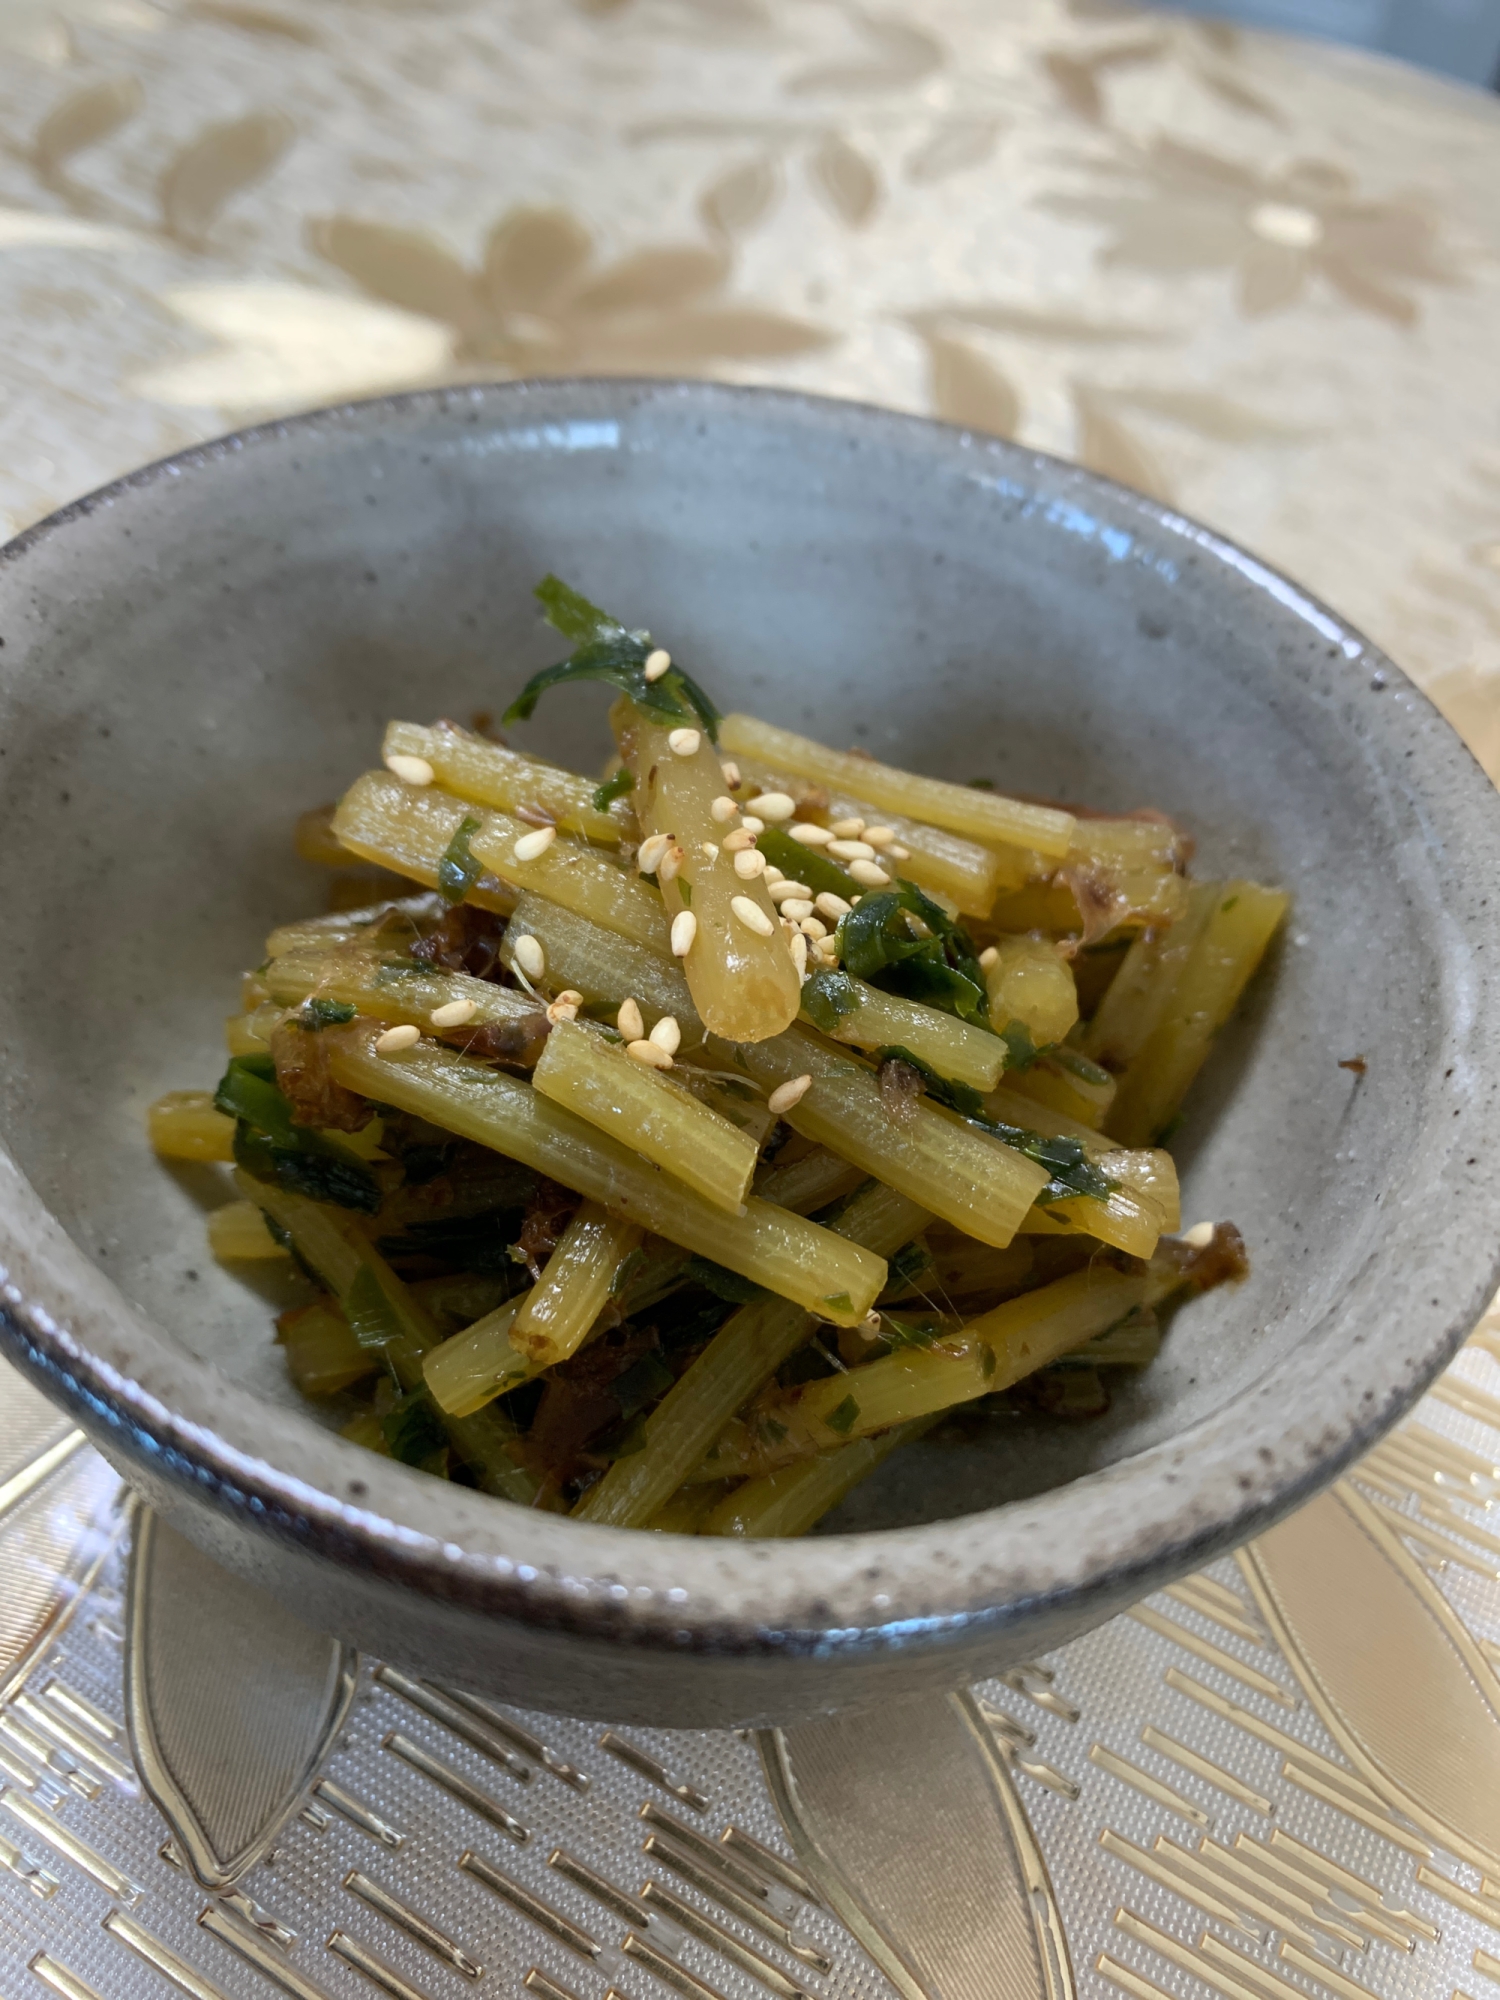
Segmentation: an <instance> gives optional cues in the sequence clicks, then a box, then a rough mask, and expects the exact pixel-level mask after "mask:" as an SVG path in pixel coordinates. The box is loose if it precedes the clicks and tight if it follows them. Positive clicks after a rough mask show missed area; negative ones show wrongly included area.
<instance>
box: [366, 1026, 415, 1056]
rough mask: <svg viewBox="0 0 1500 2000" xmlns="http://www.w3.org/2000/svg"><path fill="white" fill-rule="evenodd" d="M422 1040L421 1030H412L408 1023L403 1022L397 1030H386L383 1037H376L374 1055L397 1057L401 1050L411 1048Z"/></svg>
mask: <svg viewBox="0 0 1500 2000" xmlns="http://www.w3.org/2000/svg"><path fill="white" fill-rule="evenodd" d="M421 1039H422V1030H421V1029H420V1028H414V1027H413V1026H412V1025H411V1023H410V1022H409V1021H403V1022H402V1024H401V1026H400V1027H399V1028H387V1029H386V1031H385V1033H384V1034H383V1035H379V1036H377V1037H376V1041H375V1053H376V1055H378V1056H398V1055H400V1053H401V1051H402V1050H403V1049H409V1048H413V1047H414V1046H415V1045H416V1044H417V1043H418V1042H420V1041H421Z"/></svg>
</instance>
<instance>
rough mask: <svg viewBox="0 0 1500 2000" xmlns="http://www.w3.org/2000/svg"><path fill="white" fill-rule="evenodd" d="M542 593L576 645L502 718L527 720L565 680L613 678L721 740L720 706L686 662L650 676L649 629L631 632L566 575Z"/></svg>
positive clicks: (653, 706)
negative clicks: (686, 668) (687, 670)
mask: <svg viewBox="0 0 1500 2000" xmlns="http://www.w3.org/2000/svg"><path fill="white" fill-rule="evenodd" d="M536 595H537V597H538V599H539V600H540V602H541V605H542V609H543V610H544V611H545V612H546V614H547V619H548V622H549V623H550V624H551V625H553V626H554V627H555V628H556V630H557V631H559V632H561V633H562V635H563V637H564V638H565V639H571V640H573V641H574V644H575V647H576V650H575V651H574V652H573V653H572V654H571V655H570V656H569V657H568V658H567V659H566V660H560V661H559V662H558V664H557V665H556V666H553V667H543V669H542V671H541V672H540V673H539V674H533V675H532V677H531V679H530V680H529V681H528V682H527V683H526V685H525V687H524V688H522V690H521V692H520V694H518V695H517V696H516V699H515V700H514V701H513V702H512V703H511V705H510V707H509V708H508V709H507V710H506V711H505V714H504V716H503V717H502V718H501V720H502V721H504V722H524V721H526V719H527V718H528V717H529V716H530V715H531V714H533V713H534V711H535V709H536V705H537V702H538V701H539V700H540V698H541V697H542V695H544V694H545V693H546V691H547V689H548V688H551V687H557V686H559V685H561V683H562V682H564V681H607V682H608V683H609V685H610V686H611V687H616V688H618V689H619V690H620V692H621V693H622V694H625V695H628V696H629V697H630V699H631V700H632V701H633V702H634V703H635V704H636V706H637V708H642V709H644V710H645V711H646V713H647V714H648V715H652V716H655V717H656V718H657V720H658V721H662V722H674V723H683V722H686V723H696V724H701V726H702V727H703V728H704V729H706V730H707V731H708V734H709V739H710V741H713V742H717V741H718V735H719V711H718V710H717V709H716V708H715V707H714V705H713V703H712V702H711V701H710V700H709V698H708V696H707V695H706V694H705V693H704V692H703V690H702V688H700V687H699V685H698V683H697V682H696V681H694V680H692V679H690V678H689V676H688V675H687V674H685V673H684V672H683V671H682V669H681V667H678V666H671V667H668V669H667V671H666V672H665V673H664V674H663V675H662V676H661V677H660V679H658V680H654V681H648V680H647V679H646V661H647V659H648V658H649V657H650V655H651V652H652V650H653V648H652V644H651V635H650V633H649V632H627V631H626V629H625V627H624V626H623V625H622V624H620V622H619V620H618V619H615V618H611V617H610V615H609V613H608V612H607V611H601V610H600V609H599V607H598V606H597V605H596V604H590V603H589V601H588V599H587V598H586V597H582V596H580V595H579V593H578V592H577V591H576V590H573V589H571V588H570V587H569V585H567V584H565V583H564V582H563V581H562V579H561V578H560V577H556V576H547V577H544V578H543V579H542V581H541V582H540V583H539V584H538V585H537V587H536Z"/></svg>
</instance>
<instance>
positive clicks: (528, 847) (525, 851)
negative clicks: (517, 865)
mask: <svg viewBox="0 0 1500 2000" xmlns="http://www.w3.org/2000/svg"><path fill="white" fill-rule="evenodd" d="M556 838H557V828H556V827H555V826H539V827H538V828H537V830H536V832H535V833H523V834H522V835H521V838H520V839H519V840H518V841H517V842H516V844H515V846H514V847H513V848H512V849H511V850H510V851H511V853H512V854H513V855H514V856H515V857H516V859H517V861H535V860H537V859H538V858H539V857H540V856H541V855H543V854H545V853H546V852H547V849H548V848H549V847H550V846H551V845H552V843H553V841H554V840H556Z"/></svg>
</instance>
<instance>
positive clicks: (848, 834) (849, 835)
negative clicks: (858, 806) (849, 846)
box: [828, 819, 865, 840]
mask: <svg viewBox="0 0 1500 2000" xmlns="http://www.w3.org/2000/svg"><path fill="white" fill-rule="evenodd" d="M864 830H865V823H864V821H863V820H862V819H836V820H833V821H831V822H830V824H829V828H828V831H829V832H830V833H831V834H833V836H834V837H835V839H838V840H858V839H859V837H860V835H861V834H862V833H863V832H864Z"/></svg>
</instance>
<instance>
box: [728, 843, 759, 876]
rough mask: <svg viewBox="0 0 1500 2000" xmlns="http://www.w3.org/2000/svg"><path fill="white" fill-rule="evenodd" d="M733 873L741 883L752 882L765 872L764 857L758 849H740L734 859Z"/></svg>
mask: <svg viewBox="0 0 1500 2000" xmlns="http://www.w3.org/2000/svg"><path fill="white" fill-rule="evenodd" d="M734 872H735V874H736V875H738V876H739V878H740V880H741V881H742V882H753V881H754V880H755V878H756V876H757V875H764V874H765V872H766V857H765V856H764V855H763V854H762V853H761V851H760V849H759V848H758V847H742V848H741V849H740V851H739V853H738V854H737V855H736V856H735V857H734Z"/></svg>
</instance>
